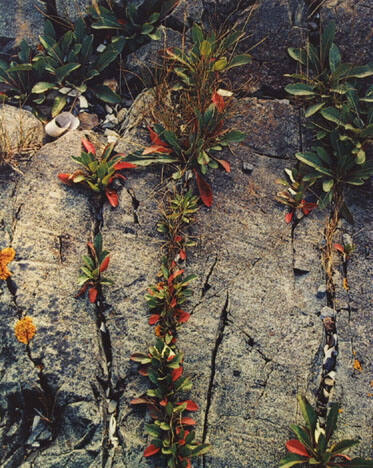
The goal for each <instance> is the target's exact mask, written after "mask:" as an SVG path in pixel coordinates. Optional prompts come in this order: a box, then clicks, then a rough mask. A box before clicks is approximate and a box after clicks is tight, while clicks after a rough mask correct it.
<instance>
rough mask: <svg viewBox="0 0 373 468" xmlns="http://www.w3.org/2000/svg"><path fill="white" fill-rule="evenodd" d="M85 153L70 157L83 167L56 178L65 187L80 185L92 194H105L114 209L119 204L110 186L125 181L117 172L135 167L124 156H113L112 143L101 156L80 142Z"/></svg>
mask: <svg viewBox="0 0 373 468" xmlns="http://www.w3.org/2000/svg"><path fill="white" fill-rule="evenodd" d="M82 144H83V146H84V148H85V150H86V151H82V153H81V155H80V156H72V159H73V160H74V161H76V162H77V163H78V164H80V165H81V166H82V167H83V170H81V169H78V170H76V171H75V172H73V173H72V174H67V173H62V174H58V178H59V179H60V180H61V181H62V182H63V183H64V184H67V185H70V186H73V185H74V184H80V185H83V186H85V187H87V188H89V189H90V190H91V191H92V192H94V193H99V194H105V196H106V198H107V200H108V201H109V203H110V205H111V206H112V207H113V208H115V207H117V206H118V204H119V199H118V193H117V191H116V190H115V189H114V188H113V187H112V186H111V184H112V182H113V181H114V180H115V179H118V178H120V179H122V180H126V177H125V176H124V175H123V174H120V173H119V171H121V170H123V169H132V168H135V167H136V165H135V164H133V163H130V162H127V161H125V155H124V154H113V149H114V143H112V144H110V145H108V146H107V147H106V148H105V150H104V152H103V154H102V156H101V157H99V156H98V155H97V154H96V148H95V147H94V145H93V144H92V143H91V142H90V141H88V140H86V139H83V140H82Z"/></svg>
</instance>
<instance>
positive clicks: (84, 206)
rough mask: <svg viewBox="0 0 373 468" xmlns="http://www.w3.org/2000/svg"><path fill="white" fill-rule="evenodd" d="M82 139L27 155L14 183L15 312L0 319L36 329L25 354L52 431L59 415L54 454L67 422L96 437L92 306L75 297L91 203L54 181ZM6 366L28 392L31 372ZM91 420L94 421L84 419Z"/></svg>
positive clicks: (63, 447)
mask: <svg viewBox="0 0 373 468" xmlns="http://www.w3.org/2000/svg"><path fill="white" fill-rule="evenodd" d="M80 140H81V133H79V132H70V133H69V134H67V135H66V136H63V137H61V138H60V139H59V140H58V141H57V142H55V143H52V144H49V145H46V146H44V147H43V148H42V149H41V150H40V151H39V152H38V153H37V154H36V155H35V156H34V157H33V159H32V161H31V163H30V164H29V166H28V169H27V172H26V173H25V176H24V178H22V179H21V180H20V181H19V183H18V185H17V188H16V192H15V196H14V206H13V210H14V214H13V217H14V220H15V221H14V223H13V226H12V228H13V234H12V247H14V249H15V250H16V255H17V256H16V261H15V262H14V263H13V264H12V271H13V272H14V275H13V277H12V279H13V281H14V284H15V296H14V297H15V300H16V303H17V309H16V310H15V311H14V312H13V319H10V320H5V321H4V322H3V324H2V326H3V327H5V330H8V329H9V327H13V326H14V324H15V321H16V318H17V315H16V312H18V313H21V312H22V313H25V314H27V315H29V316H31V317H32V318H33V320H34V323H35V325H36V327H37V333H36V335H35V337H34V339H33V340H32V342H31V344H30V352H31V355H30V356H31V358H32V359H33V361H34V363H39V364H42V366H43V370H42V375H41V378H40V379H39V378H38V379H36V380H35V386H36V387H38V386H41V387H42V390H43V391H42V392H41V394H42V395H43V394H45V398H47V401H49V404H53V407H54V411H55V413H53V411H52V409H51V407H49V408H44V407H42V409H41V411H42V412H47V411H52V413H51V414H46V416H47V417H49V418H51V420H52V428H54V427H55V426H54V424H56V422H55V420H54V418H55V415H56V414H59V416H62V420H61V421H60V422H61V426H60V429H59V431H60V432H58V433H57V434H56V441H55V443H54V444H53V447H55V448H53V449H52V448H51V450H52V451H53V450H56V447H58V453H59V454H61V453H68V452H70V451H71V446H70V439H71V438H72V436H71V434H70V435H69V432H68V431H69V430H70V429H69V427H71V428H72V427H74V428H75V429H74V431H75V430H76V431H78V429H77V428H78V427H82V428H84V431H86V430H88V429H89V430H90V431H91V433H90V436H89V438H88V439H89V440H91V439H92V438H93V437H95V438H96V439H101V437H102V435H101V422H100V420H99V416H98V408H97V403H96V398H95V396H94V394H93V391H92V387H95V386H97V378H99V377H101V376H102V375H103V370H102V369H101V368H100V361H101V356H100V351H99V348H98V344H97V336H96V323H95V317H94V311H93V310H92V306H89V305H88V301H86V300H84V299H80V300H78V299H75V298H74V294H75V293H76V291H77V286H76V278H77V276H78V270H79V267H80V264H81V256H82V254H83V253H84V252H85V244H86V242H87V240H89V239H90V237H91V227H92V220H91V213H90V209H89V201H88V197H87V194H85V193H82V192H79V191H78V190H75V189H73V188H69V187H67V186H64V185H63V184H61V182H60V181H59V180H58V178H57V174H58V173H59V172H66V171H68V170H69V169H70V168H73V166H74V163H73V161H72V160H71V158H70V156H71V155H72V154H74V155H76V154H79V153H80V147H81V143H80ZM13 265H14V266H13ZM6 306H7V307H8V308H12V301H10V300H9V301H8V302H7V305H6ZM2 316H3V314H2ZM7 337H8V338H7V341H6V342H5V343H6V346H7V347H9V348H10V349H12V348H14V347H15V348H16V349H21V350H22V352H23V355H24V356H26V357H27V354H26V351H25V350H24V345H22V344H20V343H17V342H15V338H14V336H12V334H10V335H9V334H8V335H7ZM27 359H28V358H27ZM28 362H29V366H30V367H31V369H32V368H33V367H34V364H33V363H32V362H31V360H30V359H28ZM9 365H10V367H11V369H12V370H13V369H14V370H13V372H14V373H15V372H16V371H15V369H17V379H18V383H19V390H18V393H19V394H20V395H21V396H22V395H23V396H25V395H26V396H27V385H28V384H27V382H29V381H30V378H31V376H32V373H31V372H30V370H27V371H26V372H25V371H24V369H23V368H22V367H21V368H17V362H14V363H9ZM9 380H10V379H9ZM8 391H9V394H8V395H7V396H6V395H5V396H4V398H6V397H7V398H11V392H12V390H11V388H10V389H9V390H8ZM32 395H33V394H32ZM35 398H36V397H35ZM48 399H49V400H48ZM78 402H79V403H78ZM83 403H84V404H83ZM79 405H83V406H82V407H84V408H87V409H86V410H84V414H85V416H84V417H83V415H82V414H81V413H80V410H78V409H79V407H80V406H79ZM62 408H64V410H63V411H64V414H68V416H66V418H67V420H66V421H65V420H64V418H65V416H63V415H62V414H61V411H62ZM29 411H30V412H31V413H32V412H33V411H32V410H31V409H30V410H29ZM89 415H91V416H89ZM90 417H91V419H92V422H91V423H87V421H88V420H89V419H90ZM7 418H9V416H7ZM32 421H33V417H32V419H31V421H30V419H29V417H28V418H23V419H22V421H21V424H22V437H24V440H26V439H27V438H28V436H29V433H30V432H29V431H30V424H31V423H32ZM89 424H92V427H91V426H89ZM88 426H89V427H88ZM54 430H56V429H54ZM71 430H72V429H71ZM96 431H98V432H97V434H95V432H96ZM78 432H79V431H78ZM78 432H77V433H78ZM84 434H85V432H84V433H83V432H82V433H81V434H80V436H78V435H77V436H76V440H77V442H76V443H78V441H80V443H81V448H84V446H85V445H87V443H88V442H87V443H85V442H84V437H83V436H84ZM70 436H71V437H70ZM14 437H15V438H16V440H17V438H19V437H21V436H20V434H19V432H18V433H17V435H16V436H14ZM20 445H21V444H20ZM4 456H6V454H4ZM4 459H5V458H4ZM42 466H54V465H53V464H51V465H48V464H47V465H42ZM72 466H74V465H72Z"/></svg>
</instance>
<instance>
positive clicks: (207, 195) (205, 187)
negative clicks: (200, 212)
mask: <svg viewBox="0 0 373 468" xmlns="http://www.w3.org/2000/svg"><path fill="white" fill-rule="evenodd" d="M194 175H195V176H196V181H197V187H198V191H199V194H200V197H201V200H202V201H203V203H204V204H205V205H206V206H207V207H210V206H211V205H212V201H213V196H212V190H211V186H210V184H208V183H207V182H206V181H205V179H204V178H203V177H202V176H201V175H200V174H198V172H197V171H196V170H195V169H194Z"/></svg>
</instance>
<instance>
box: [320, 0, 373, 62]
mask: <svg viewBox="0 0 373 468" xmlns="http://www.w3.org/2000/svg"><path fill="white" fill-rule="evenodd" d="M372 11H373V5H372V2H371V0H360V1H358V2H356V1H354V0H327V1H326V2H325V3H323V6H322V8H321V11H320V16H321V21H322V23H324V24H325V23H327V22H328V21H330V20H335V21H336V25H337V34H336V39H335V42H336V44H337V45H338V47H340V49H341V50H342V54H343V60H344V61H346V62H351V63H354V64H357V65H363V64H365V63H367V62H371V61H372V60H373V47H372V44H373V38H372Z"/></svg>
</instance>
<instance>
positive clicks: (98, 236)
mask: <svg viewBox="0 0 373 468" xmlns="http://www.w3.org/2000/svg"><path fill="white" fill-rule="evenodd" d="M93 245H94V247H95V251H96V255H100V253H101V251H102V234H101V232H99V233H98V234H96V236H95V238H94V241H93Z"/></svg>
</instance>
